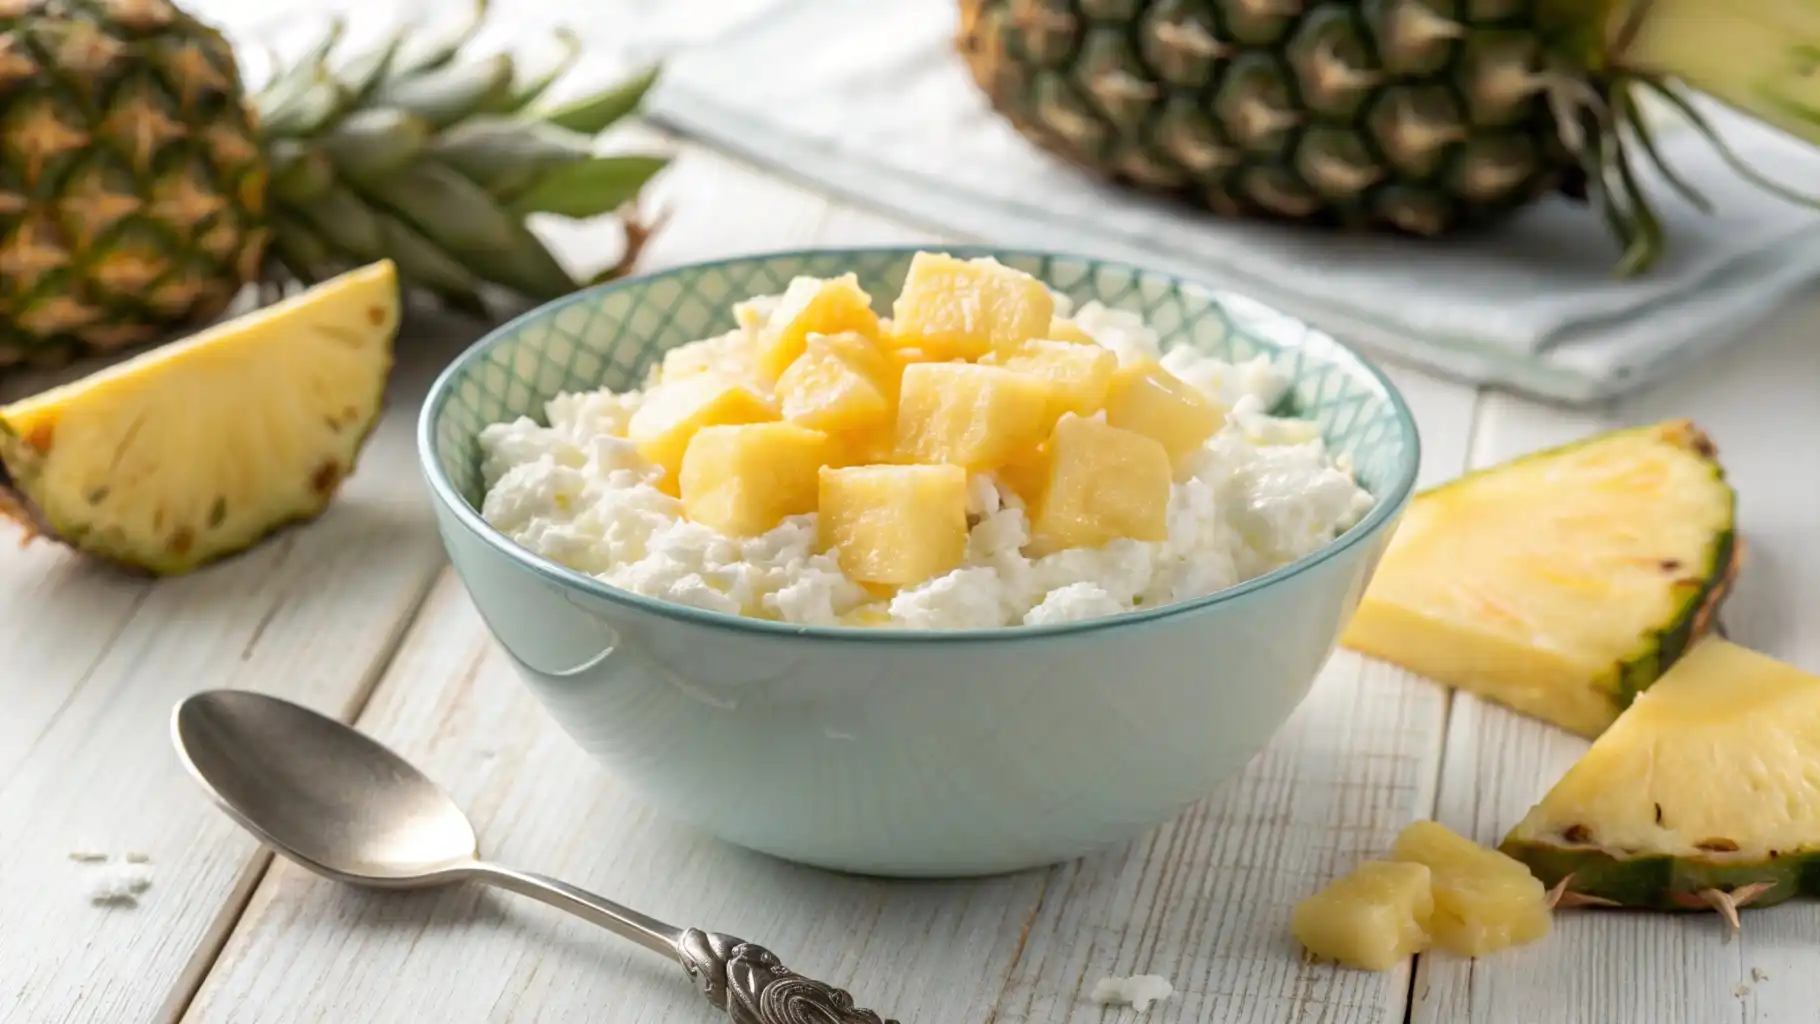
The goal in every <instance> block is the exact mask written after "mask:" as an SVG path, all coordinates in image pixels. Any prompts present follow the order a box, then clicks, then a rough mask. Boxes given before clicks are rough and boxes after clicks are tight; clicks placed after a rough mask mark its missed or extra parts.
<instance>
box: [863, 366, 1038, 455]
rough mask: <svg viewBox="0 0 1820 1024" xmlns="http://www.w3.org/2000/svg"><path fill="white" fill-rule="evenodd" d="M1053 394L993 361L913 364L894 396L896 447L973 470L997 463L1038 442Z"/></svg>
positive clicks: (1026, 376) (905, 451) (1030, 447)
mask: <svg viewBox="0 0 1820 1024" xmlns="http://www.w3.org/2000/svg"><path fill="white" fill-rule="evenodd" d="M1056 394H1057V389H1056V388H1055V387H1054V386H1053V385H1051V384H1050V383H1048V382H1047V381H1044V380H1043V379H1041V378H1039V377H1033V376H1030V375H1029V374H1024V373H1013V372H1012V371H1010V370H1006V369H1002V368H1000V367H997V366H979V365H977V364H973V363H915V364H912V365H910V366H908V367H906V368H905V369H904V379H903V384H902V389H901V391H900V392H899V394H898V406H897V450H898V452H899V453H900V454H902V455H904V456H905V457H907V458H910V459H914V460H915V461H918V462H943V463H947V464H949V465H954V466H962V467H965V468H967V469H971V470H974V471H984V470H989V469H993V468H995V467H997V466H1002V465H1004V464H1005V463H1006V462H1009V461H1011V460H1012V459H1013V458H1016V457H1017V456H1019V455H1021V454H1024V453H1025V452H1028V451H1030V450H1031V449H1033V448H1035V447H1036V446H1037V445H1038V444H1041V443H1042V440H1043V438H1044V437H1045V436H1046V435H1047V434H1048V433H1049V426H1050V423H1051V422H1052V421H1051V420H1050V418H1049V411H1050V408H1051V406H1052V404H1053V403H1054V399H1055V395H1056Z"/></svg>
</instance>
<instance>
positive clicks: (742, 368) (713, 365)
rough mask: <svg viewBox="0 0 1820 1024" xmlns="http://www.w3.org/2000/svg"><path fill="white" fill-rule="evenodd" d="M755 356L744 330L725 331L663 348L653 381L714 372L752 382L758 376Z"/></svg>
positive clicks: (677, 379) (676, 379) (709, 374)
mask: <svg viewBox="0 0 1820 1024" xmlns="http://www.w3.org/2000/svg"><path fill="white" fill-rule="evenodd" d="M757 357H758V353H757V350H756V349H755V348H754V347H753V345H752V339H751V337H750V336H748V335H747V334H746V332H744V331H729V332H727V333H726V334H723V335H721V336H719V337H717V338H707V339H704V340H702V341H692V342H690V343H688V344H687V345H678V346H677V347H675V348H673V349H671V350H670V351H668V352H665V353H664V360H663V362H662V363H661V364H660V365H659V368H658V371H657V375H656V381H655V382H656V383H657V384H675V383H677V382H678V381H684V380H688V379H689V378H690V377H702V376H716V377H719V378H720V379H722V380H726V381H735V382H739V383H756V382H758V381H759V380H760V377H759V374H758V363H757Z"/></svg>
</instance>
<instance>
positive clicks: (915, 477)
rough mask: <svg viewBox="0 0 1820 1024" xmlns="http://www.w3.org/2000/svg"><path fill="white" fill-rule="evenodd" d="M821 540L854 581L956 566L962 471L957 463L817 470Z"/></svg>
mask: <svg viewBox="0 0 1820 1024" xmlns="http://www.w3.org/2000/svg"><path fill="white" fill-rule="evenodd" d="M820 483H821V491H820V510H821V517H820V521H821V546H822V548H823V550H831V551H833V552H834V553H835V557H836V558H837V559H839V561H840V566H841V569H842V571H844V572H845V573H846V574H847V575H848V576H849V577H851V578H852V579H855V580H858V581H860V582H862V583H886V584H896V585H908V584H912V583H921V582H922V581H923V580H926V579H929V578H931V577H934V576H939V575H941V574H942V573H945V572H948V571H949V570H951V569H953V568H954V567H956V566H958V565H960V564H961V557H962V555H964V554H965V553H966V548H967V472H966V471H965V470H963V469H961V468H960V467H959V466H852V467H848V468H844V469H835V468H832V467H827V468H823V469H822V471H821V476H820Z"/></svg>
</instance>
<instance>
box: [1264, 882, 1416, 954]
mask: <svg viewBox="0 0 1820 1024" xmlns="http://www.w3.org/2000/svg"><path fill="white" fill-rule="evenodd" d="M1429 885H1430V876H1429V870H1428V868H1427V867H1425V866H1423V865H1421V864H1414V863H1396V862H1391V861H1381V860H1368V861H1366V862H1364V863H1363V864H1360V865H1359V866H1358V867H1356V868H1354V869H1353V871H1352V874H1349V875H1347V876H1345V877H1343V878H1339V879H1335V880H1334V881H1333V882H1332V883H1331V884H1329V885H1328V886H1327V888H1325V889H1322V890H1321V891H1320V892H1317V893H1315V894H1314V895H1313V896H1310V897H1308V898H1307V899H1305V900H1303V901H1302V902H1300V903H1298V904H1296V908H1295V911H1294V913H1293V914H1292V915H1291V917H1290V923H1289V928H1290V931H1292V932H1294V933H1295V937H1296V941H1298V942H1300V943H1301V944H1302V945H1303V946H1304V947H1306V948H1307V949H1308V951H1309V952H1310V953H1313V954H1314V955H1315V956H1318V957H1321V958H1322V959H1325V960H1333V961H1336V962H1338V963H1340V964H1343V965H1345V966H1347V967H1357V968H1361V969H1364V970H1367V971H1388V970H1390V969H1391V968H1392V967H1395V966H1396V965H1397V964H1399V963H1402V962H1403V960H1404V959H1405V958H1406V957H1409V956H1411V955H1412V954H1415V953H1420V952H1421V951H1423V950H1424V949H1427V948H1428V928H1429V920H1430V916H1431V915H1432V914H1433V913H1434V909H1435V901H1434V895H1433V893H1432V892H1431V890H1430V888H1429Z"/></svg>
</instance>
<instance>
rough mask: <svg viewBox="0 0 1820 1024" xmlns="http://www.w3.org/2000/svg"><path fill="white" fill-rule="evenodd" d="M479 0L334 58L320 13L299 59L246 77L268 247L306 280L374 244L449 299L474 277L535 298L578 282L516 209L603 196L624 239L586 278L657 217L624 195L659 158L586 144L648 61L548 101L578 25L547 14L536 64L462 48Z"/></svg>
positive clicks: (639, 185)
mask: <svg viewBox="0 0 1820 1024" xmlns="http://www.w3.org/2000/svg"><path fill="white" fill-rule="evenodd" d="M487 6H488V5H487V3H486V0H478V2H477V3H476V4H475V8H474V11H473V15H472V17H471V18H469V19H467V20H466V21H465V23H464V24H462V25H461V26H460V27H459V28H458V29H456V30H455V31H453V32H451V33H447V34H444V35H442V36H440V37H432V38H430V39H429V40H428V41H427V42H418V40H417V39H416V38H415V37H413V38H411V39H408V40H407V38H406V35H407V33H408V32H410V31H411V27H410V26H407V27H406V28H405V29H404V30H401V31H399V32H398V33H396V34H394V35H393V36H391V37H390V38H388V39H387V40H385V41H384V42H382V43H381V44H379V45H378V46H376V47H375V48H373V49H371V50H369V51H367V52H364V53H361V54H359V55H356V56H354V57H352V58H348V59H345V60H342V61H340V62H339V63H337V62H336V61H335V59H334V57H335V50H336V47H337V45H338V44H339V42H340V41H341V38H342V33H343V26H342V24H341V23H340V22H339V21H336V22H333V23H331V25H330V26H329V29H328V31H327V32H325V33H324V35H323V37H322V38H321V39H320V40H319V41H318V42H317V43H316V45H315V46H313V47H312V48H311V49H310V51H309V52H308V54H307V55H306V56H305V57H304V59H302V60H301V61H299V62H298V63H297V64H295V65H293V66H291V67H290V68H288V69H287V70H286V71H284V72H282V73H280V74H279V75H278V76H276V77H275V78H274V79H273V80H272V81H271V82H270V83H269V84H268V85H267V86H266V87H265V88H263V89H262V90H260V92H259V93H258V95H257V96H256V97H255V101H254V102H255V105H256V108H257V110H258V111H259V114H260V119H261V125H262V130H263V132H264V135H265V139H266V145H267V148H268V151H269V152H270V154H271V159H272V184H271V191H272V195H273V197H274V199H275V200H276V202H275V217H274V220H275V223H274V245H273V251H274V256H275V259H276V262H277V263H278V264H280V265H281V267H282V269H283V270H285V271H287V272H288V273H289V275H290V276H292V277H295V278H297V279H299V280H301V281H303V282H304V283H310V282H313V281H316V280H320V279H322V278H323V277H325V276H327V275H329V274H331V273H333V272H335V271H336V270H338V269H342V268H343V267H344V266H345V265H347V264H351V263H356V262H365V261H370V260H372V259H377V258H379V257H381V256H389V257H391V258H392V259H393V260H394V261H395V262H396V263H397V264H398V267H399V272H400V275H401V277H403V278H404V279H405V280H407V281H409V282H411V283H414V284H417V285H420V286H424V287H427V288H428V289H430V290H432V291H434V292H436V293H438V294H439V295H440V296H441V297H442V298H443V299H444V300H445V301H447V302H448V303H450V304H451V305H453V306H455V307H457V308H461V309H464V310H468V311H471V312H477V313H478V312H481V311H483V309H484V306H483V305H482V303H481V302H480V299H479V291H480V289H481V287H482V286H483V285H492V286H496V287H503V288H506V289H508V290H510V291H512V292H516V293H518V294H519V295H520V296H523V297H525V298H528V299H531V300H534V301H542V300H547V299H550V298H555V297H557V296H560V295H563V294H566V293H568V292H570V291H573V290H574V289H576V288H577V287H580V286H581V285H582V284H583V283H586V282H585V281H577V280H576V279H575V277H574V276H573V275H571V274H570V273H569V272H568V271H567V270H565V269H564V268H563V267H562V265H561V264H560V263H558V261H557V260H556V258H555V257H554V256H553V255H552V254H551V253H550V252H549V250H548V249H547V248H546V247H545V246H544V244H543V243H542V242H541V241H540V240H539V239H538V238H537V237H536V236H535V235H533V234H532V233H531V231H530V230H529V229H528V228H527V227H526V226H525V223H524V222H525V220H526V218H528V217H529V216H530V215H532V214H551V215H556V216H561V217H569V218H576V219H586V218H591V217H596V216H600V215H603V214H610V213H615V212H617V213H619V214H620V215H621V220H622V223H623V226H624V229H625V246H624V250H623V254H622V256H621V258H620V260H619V261H618V262H617V263H616V264H615V265H613V266H611V267H608V268H606V270H605V271H603V272H601V273H600V274H597V275H594V276H592V277H590V278H588V279H587V280H588V281H593V280H604V279H609V278H611V277H616V276H619V275H621V274H623V273H625V272H626V271H628V270H629V269H630V267H631V266H632V264H633V262H634V261H635V260H636V258H637V256H638V251H639V249H640V247H641V246H642V244H643V242H644V241H645V239H647V238H648V237H649V235H650V234H651V232H652V231H653V230H654V229H655V227H656V225H655V224H643V223H640V222H639V221H638V219H637V215H636V209H635V207H636V201H637V198H638V196H639V193H640V192H641V190H642V189H643V187H644V186H645V184H646V183H647V182H649V181H650V180H651V179H652V178H653V177H654V176H655V175H656V174H657V173H658V172H659V171H661V170H663V168H664V167H665V166H667V164H668V159H667V157H664V156H656V155H648V154H617V155H601V154H598V153H596V152H595V141H596V137H597V136H598V135H600V134H601V133H602V132H604V131H606V130H607V129H608V128H610V127H612V126H613V125H614V124H616V123H618V122H619V121H621V120H622V119H624V118H625V117H627V116H628V115H630V114H632V113H634V112H635V111H636V110H637V109H638V107H639V104H640V103H641V101H642V100H643V98H644V96H645V94H646V93H647V92H648V91H649V90H650V88H651V87H652V86H653V85H654V84H655V82H656V81H657V76H658V68H657V67H655V66H653V67H649V68H646V69H644V70H641V71H640V72H638V73H637V74H635V75H632V76H630V77H629V78H627V79H625V80H623V81H619V82H615V83H613V84H611V85H609V86H607V87H606V88H603V89H600V90H598V91H595V92H591V93H589V94H587V95H583V96H580V97H577V98H574V99H569V100H566V101H563V102H560V103H554V104H552V103H547V102H545V97H546V96H547V95H548V93H549V91H550V90H551V88H552V87H553V86H554V85H555V84H556V83H557V82H558V81H559V80H561V79H562V78H563V77H564V76H565V75H566V74H567V73H568V72H569V71H570V70H572V69H573V68H574V66H575V64H576V63H577V61H578V60H579V58H580V56H581V52H582V44H581V40H580V39H579V37H577V36H576V35H575V34H574V33H572V32H570V31H568V30H567V29H558V30H557V32H556V35H555V41H556V43H557V50H556V53H555V55H554V56H553V57H552V58H549V59H547V60H546V61H544V62H542V63H540V64H538V65H535V66H521V64H520V62H517V61H514V59H513V58H512V57H511V56H509V55H506V54H498V55H494V56H490V57H484V58H480V59H477V60H463V59H462V56H463V53H464V51H465V50H466V48H467V46H468V44H469V43H470V42H471V41H472V40H473V38H474V36H475V34H476V33H477V32H478V30H479V28H480V27H481V25H482V24H483V23H484V19H485V16H486V12H487ZM413 43H415V44H416V45H415V46H413V45H411V44H413Z"/></svg>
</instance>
